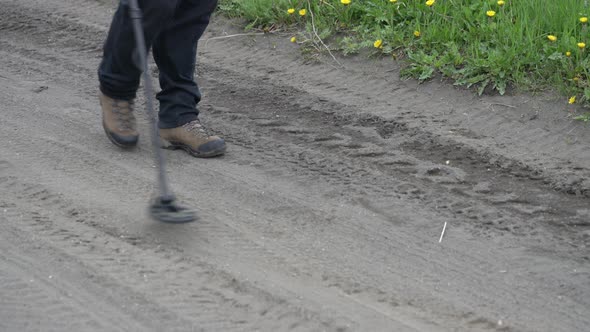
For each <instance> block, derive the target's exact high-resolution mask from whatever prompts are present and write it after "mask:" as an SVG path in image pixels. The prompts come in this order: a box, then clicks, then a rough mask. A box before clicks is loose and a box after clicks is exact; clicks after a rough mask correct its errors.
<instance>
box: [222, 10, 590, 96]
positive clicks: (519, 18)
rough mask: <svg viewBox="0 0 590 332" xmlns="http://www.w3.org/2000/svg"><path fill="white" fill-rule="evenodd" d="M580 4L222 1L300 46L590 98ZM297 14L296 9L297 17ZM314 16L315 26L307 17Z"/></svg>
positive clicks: (483, 86) (489, 85)
mask: <svg viewBox="0 0 590 332" xmlns="http://www.w3.org/2000/svg"><path fill="white" fill-rule="evenodd" d="M587 2H588V1H587V0H559V1H547V0H505V1H497V0H493V1H492V0H483V1H482V0H221V2H220V10H221V11H222V12H224V13H225V14H227V15H230V16H239V17H243V18H245V19H247V20H249V22H250V27H256V28H265V29H268V28H269V27H277V26H282V27H293V28H298V29H299V30H298V31H300V33H299V34H298V36H297V37H298V38H297V40H298V41H299V42H301V43H302V44H305V43H306V42H310V41H312V42H313V41H314V39H315V40H316V41H317V39H318V38H321V39H322V40H325V41H329V45H330V47H331V48H332V49H333V50H334V49H337V50H340V51H341V52H343V53H344V54H349V53H355V52H358V51H359V50H361V49H363V48H370V49H372V50H374V51H375V52H376V53H377V54H384V55H393V56H394V57H396V58H403V59H405V60H407V64H408V65H407V66H406V68H405V69H404V71H403V74H405V75H408V76H412V77H415V78H418V79H420V80H427V79H429V78H431V77H433V76H434V75H436V74H439V73H440V74H442V75H444V76H446V77H449V78H451V79H452V80H453V81H454V82H455V84H457V85H465V86H468V87H470V86H475V87H477V89H478V91H479V93H483V92H484V91H489V90H490V89H493V90H496V91H497V92H498V93H500V94H504V93H505V91H506V89H507V87H508V86H515V87H518V88H524V89H527V90H537V89H547V88H557V89H559V90H560V91H561V92H562V93H563V94H564V95H566V96H567V97H564V100H566V101H567V102H569V103H582V104H586V105H587V104H589V102H590V82H589V78H590V57H589V56H588V54H589V52H590V31H588V29H589V28H588V25H589V24H590V21H588V18H587V17H588V15H590V10H589V8H588V7H587V6H588V3H587ZM302 10H303V11H302ZM312 18H313V20H312Z"/></svg>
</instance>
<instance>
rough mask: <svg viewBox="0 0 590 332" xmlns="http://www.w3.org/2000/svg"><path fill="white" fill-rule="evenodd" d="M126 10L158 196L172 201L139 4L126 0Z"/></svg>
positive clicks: (135, 1) (133, 0)
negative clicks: (148, 122)
mask: <svg viewBox="0 0 590 332" xmlns="http://www.w3.org/2000/svg"><path fill="white" fill-rule="evenodd" d="M127 4H128V6H129V7H128V8H129V16H130V17H131V21H132V23H133V32H134V34H135V42H136V44H137V52H138V55H139V62H140V63H139V65H140V67H141V70H142V71H143V74H142V75H143V83H144V91H145V102H146V108H147V113H148V117H149V118H150V120H151V124H152V130H151V132H152V134H151V136H152V145H153V147H154V150H155V151H154V152H155V158H156V165H157V167H158V168H157V171H158V186H159V190H160V196H161V197H162V200H170V201H172V200H174V196H173V195H172V193H171V192H170V189H169V188H168V180H167V178H166V171H165V169H166V168H165V166H166V159H165V158H164V154H163V153H162V149H160V147H161V145H162V144H161V141H160V136H159V135H158V121H156V112H155V111H154V103H153V101H152V98H153V87H152V80H151V77H150V73H149V71H148V66H147V53H148V50H147V47H146V45H145V37H144V35H143V27H142V18H143V15H142V12H141V9H140V8H139V4H138V3H137V0H127Z"/></svg>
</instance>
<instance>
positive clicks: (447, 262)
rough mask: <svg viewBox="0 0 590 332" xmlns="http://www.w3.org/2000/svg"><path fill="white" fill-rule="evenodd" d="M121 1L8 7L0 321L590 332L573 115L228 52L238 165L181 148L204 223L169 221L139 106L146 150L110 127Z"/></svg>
mask: <svg viewBox="0 0 590 332" xmlns="http://www.w3.org/2000/svg"><path fill="white" fill-rule="evenodd" d="M112 10H113V3H112V2H108V1H107V2H105V1H91V0H0V107H1V111H0V142H1V144H0V193H1V194H0V330H2V331H36V330H40V331H48V330H57V331H63V330H78V331H82V330H83V331H95V330H96V331H98V330H105V331H116V330H122V331H144V330H156V331H161V330H170V331H173V330H177V331H191V330H193V331H200V330H204V331H232V330H236V331H254V330H262V331H287V330H298V331H324V330H326V331H348V330H351V331H478V330H481V331H490V330H501V331H582V330H585V329H587V328H588V326H590V261H589V259H590V258H589V256H590V251H589V249H588V244H589V243H590V222H589V219H590V207H589V202H590V200H589V196H590V191H589V189H590V182H589V180H588V179H589V177H588V175H590V153H589V152H588V145H587V142H588V141H589V140H590V134H589V131H588V128H585V127H584V126H582V125H581V124H579V123H574V122H571V121H569V120H568V119H567V118H566V116H565V114H564V113H563V112H560V111H559V107H562V106H558V104H557V103H554V102H551V101H549V100H544V99H542V98H539V97H535V98H533V97H527V96H512V97H502V98H500V97H485V98H476V97H474V96H473V95H472V94H471V93H469V92H465V91H457V90H454V89H453V88H451V87H449V86H446V85H440V84H438V83H429V84H425V85H416V84H415V83H413V82H403V81H400V80H399V79H398V78H397V76H396V72H395V70H394V71H390V70H389V69H390V66H391V64H387V63H382V62H376V63H375V62H372V63H368V62H366V61H364V60H355V59H352V60H346V61H344V60H343V64H344V65H345V68H334V66H333V63H330V62H329V61H327V62H326V63H323V64H306V63H304V61H303V59H302V58H301V57H300V56H299V55H298V53H297V51H296V49H295V48H294V46H293V45H290V44H289V43H288V42H286V41H287V40H288V38H284V37H283V38H276V37H274V36H269V37H257V38H252V37H234V38H225V39H212V40H210V41H208V42H206V45H205V42H203V43H202V44H201V47H200V65H199V69H198V73H199V82H200V84H201V86H202V89H203V94H204V100H203V105H202V107H201V108H202V111H203V119H204V121H205V122H206V123H208V124H209V125H210V126H211V127H213V128H215V130H217V131H219V133H221V134H222V135H223V136H225V137H226V138H227V141H228V143H229V152H228V154H227V155H226V156H225V157H223V158H218V159H213V160H196V159H193V158H191V157H189V156H188V155H186V154H184V153H180V152H172V151H167V152H166V154H167V156H168V157H169V159H170V163H169V174H170V178H171V179H172V181H173V186H174V189H175V191H176V193H177V195H178V196H179V198H180V199H181V201H183V202H185V203H188V204H189V205H195V206H196V207H198V208H199V211H200V217H201V219H200V221H199V222H197V223H193V224H190V225H183V226H174V227H171V226H166V225H161V224H158V223H155V222H153V221H151V220H149V218H148V217H147V215H146V213H145V207H146V203H147V200H148V198H149V196H150V195H151V193H152V192H153V189H154V188H153V182H154V168H153V161H152V155H151V152H150V147H149V144H148V141H149V140H148V139H146V138H147V137H148V136H147V129H148V124H147V120H146V118H145V115H144V114H143V112H142V111H141V104H142V102H141V100H139V102H138V104H139V106H140V107H139V108H140V110H139V115H138V116H139V118H140V126H141V132H142V135H143V136H142V137H143V139H142V141H141V143H140V146H139V147H138V148H137V149H136V150H134V151H131V152H127V151H121V150H119V149H117V148H115V147H114V146H112V145H111V144H110V143H109V141H108V140H107V139H106V137H105V136H104V134H103V132H102V128H101V126H100V115H99V109H98V102H97V84H96V78H95V77H96V74H95V72H96V67H97V65H98V62H99V60H100V47H101V43H102V40H103V39H104V37H105V34H106V30H107V28H108V23H109V19H110V16H111V14H112ZM235 31H236V30H234V28H232V27H231V25H230V24H229V23H228V22H223V21H222V20H221V19H217V20H216V21H215V22H214V24H213V25H212V26H211V28H210V29H209V31H208V33H207V37H206V38H211V37H215V36H223V35H226V34H228V33H234V32H235ZM507 105H508V106H507ZM556 108H557V110H556ZM445 222H446V223H447V225H448V227H447V232H446V234H445V236H444V238H443V241H442V243H439V236H440V233H441V230H442V227H443V224H444V223H445Z"/></svg>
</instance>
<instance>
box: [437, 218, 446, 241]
mask: <svg viewBox="0 0 590 332" xmlns="http://www.w3.org/2000/svg"><path fill="white" fill-rule="evenodd" d="M446 229H447V222H446V221H445V225H444V226H443V230H442V233H440V239H438V243H441V242H442V238H443V236H444V235H445V230H446Z"/></svg>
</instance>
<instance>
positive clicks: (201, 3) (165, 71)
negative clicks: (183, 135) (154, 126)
mask: <svg viewBox="0 0 590 332" xmlns="http://www.w3.org/2000/svg"><path fill="white" fill-rule="evenodd" d="M216 5H217V0H180V2H179V4H178V7H177V9H176V12H175V14H174V17H173V19H172V21H171V22H170V24H169V25H168V26H167V27H166V28H165V29H164V30H163V31H162V32H160V34H159V35H158V36H157V38H156V40H155V41H154V44H153V53H154V60H155V61H156V64H157V65H158V69H159V71H160V87H161V88H162V91H161V92H160V93H158V95H157V98H158V100H159V102H160V113H159V118H160V122H159V126H160V128H175V127H179V126H182V125H184V124H185V123H188V122H191V121H192V120H196V119H197V115H198V110H197V104H198V103H199V101H200V99H201V94H200V92H199V88H198V86H197V83H196V82H195V76H194V73H195V64H196V59H197V43H198V41H199V38H201V36H202V34H203V32H204V31H205V29H206V28H207V25H208V24H209V18H210V17H211V13H213V10H214V9H215V6H216Z"/></svg>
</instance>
